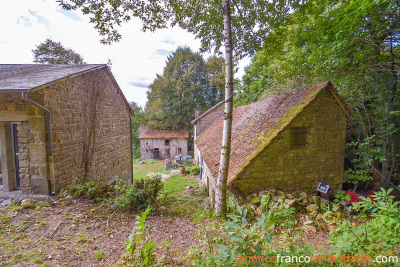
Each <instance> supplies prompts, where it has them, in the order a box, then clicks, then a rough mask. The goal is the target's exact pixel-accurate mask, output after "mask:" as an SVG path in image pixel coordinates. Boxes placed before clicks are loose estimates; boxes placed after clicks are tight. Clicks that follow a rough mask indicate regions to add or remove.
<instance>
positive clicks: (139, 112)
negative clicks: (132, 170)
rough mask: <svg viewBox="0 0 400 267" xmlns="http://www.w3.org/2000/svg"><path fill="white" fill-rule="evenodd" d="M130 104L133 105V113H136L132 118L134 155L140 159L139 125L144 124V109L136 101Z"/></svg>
mask: <svg viewBox="0 0 400 267" xmlns="http://www.w3.org/2000/svg"><path fill="white" fill-rule="evenodd" d="M130 106H131V108H132V110H133V114H134V116H133V119H132V146H133V149H132V150H133V157H134V158H138V159H140V139H139V134H140V133H139V127H140V126H141V125H142V124H143V120H144V111H143V109H142V108H141V107H140V106H139V105H138V104H137V103H136V102H131V103H130Z"/></svg>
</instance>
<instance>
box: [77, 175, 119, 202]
mask: <svg viewBox="0 0 400 267" xmlns="http://www.w3.org/2000/svg"><path fill="white" fill-rule="evenodd" d="M112 190H113V188H112V186H108V185H104V184H103V183H101V182H99V181H95V180H89V181H87V182H84V183H81V182H77V183H75V184H74V185H73V186H72V187H71V188H70V193H71V195H72V196H74V197H82V198H84V199H87V200H90V201H93V202H99V201H102V200H103V199H106V198H109V197H110V196H111V193H112Z"/></svg>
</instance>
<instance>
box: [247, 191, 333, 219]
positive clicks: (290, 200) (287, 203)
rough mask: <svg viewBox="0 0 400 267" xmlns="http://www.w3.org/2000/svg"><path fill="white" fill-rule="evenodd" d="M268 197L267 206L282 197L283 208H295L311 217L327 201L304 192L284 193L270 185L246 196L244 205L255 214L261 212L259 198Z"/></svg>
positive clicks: (316, 213)
mask: <svg viewBox="0 0 400 267" xmlns="http://www.w3.org/2000/svg"><path fill="white" fill-rule="evenodd" d="M264 195H265V196H266V197H267V198H266V199H268V197H269V201H268V202H269V206H271V205H272V206H273V205H274V203H276V202H278V201H279V200H280V199H282V203H281V205H283V207H284V208H286V209H288V208H291V207H293V208H295V209H296V212H298V213H308V214H310V215H311V216H312V217H316V216H317V215H318V211H319V210H320V208H321V205H327V204H328V203H329V201H328V200H327V199H322V198H320V197H319V196H317V195H310V194H307V193H305V192H301V193H290V194H289V193H285V192H283V191H281V190H277V189H276V188H274V187H270V188H267V189H264V190H262V191H260V192H259V193H253V194H250V195H248V196H247V199H246V200H247V201H246V202H247V203H246V204H245V207H246V208H247V209H252V210H254V211H255V213H256V214H258V215H259V214H261V213H262V212H263V207H262V206H261V199H262V197H263V196H264Z"/></svg>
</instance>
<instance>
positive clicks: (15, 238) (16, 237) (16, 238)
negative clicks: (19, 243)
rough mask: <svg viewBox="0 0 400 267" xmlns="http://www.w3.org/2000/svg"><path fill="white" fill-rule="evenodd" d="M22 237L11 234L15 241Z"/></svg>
mask: <svg viewBox="0 0 400 267" xmlns="http://www.w3.org/2000/svg"><path fill="white" fill-rule="evenodd" d="M20 238H21V236H20V235H12V236H11V239H12V240H14V241H15V240H18V239H20Z"/></svg>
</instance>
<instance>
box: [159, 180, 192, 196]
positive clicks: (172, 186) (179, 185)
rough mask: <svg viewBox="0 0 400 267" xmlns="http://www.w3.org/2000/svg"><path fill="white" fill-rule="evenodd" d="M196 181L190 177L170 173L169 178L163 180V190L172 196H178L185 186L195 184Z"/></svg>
mask: <svg viewBox="0 0 400 267" xmlns="http://www.w3.org/2000/svg"><path fill="white" fill-rule="evenodd" d="M197 184H198V183H197V182H196V181H195V180H193V179H192V178H189V177H186V176H183V175H179V174H178V175H172V176H171V177H170V178H169V179H167V180H166V181H165V182H164V188H163V190H164V192H165V193H166V194H169V195H172V196H174V197H176V196H179V195H180V194H181V193H182V191H183V190H184V189H185V187H186V186H188V185H191V186H193V187H196V186H197Z"/></svg>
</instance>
